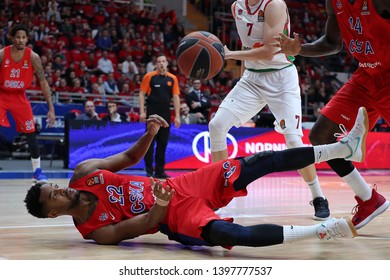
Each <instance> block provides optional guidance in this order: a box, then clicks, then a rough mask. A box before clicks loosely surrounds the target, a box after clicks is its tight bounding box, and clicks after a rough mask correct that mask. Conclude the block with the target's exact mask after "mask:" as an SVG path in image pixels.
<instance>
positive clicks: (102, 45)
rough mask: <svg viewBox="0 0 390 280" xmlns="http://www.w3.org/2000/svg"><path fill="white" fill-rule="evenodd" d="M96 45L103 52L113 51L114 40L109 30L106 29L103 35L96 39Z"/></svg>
mask: <svg viewBox="0 0 390 280" xmlns="http://www.w3.org/2000/svg"><path fill="white" fill-rule="evenodd" d="M96 45H97V47H98V48H99V49H101V50H103V51H111V50H112V40H111V37H110V34H109V33H108V30H107V29H104V30H103V31H102V33H101V34H99V35H98V37H97V39H96Z"/></svg>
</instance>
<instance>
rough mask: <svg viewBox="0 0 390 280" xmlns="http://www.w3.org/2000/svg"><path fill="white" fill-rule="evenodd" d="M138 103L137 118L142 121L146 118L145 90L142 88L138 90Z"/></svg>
mask: <svg viewBox="0 0 390 280" xmlns="http://www.w3.org/2000/svg"><path fill="white" fill-rule="evenodd" d="M138 103H139V118H140V119H139V120H140V122H144V121H145V119H146V113H145V92H143V91H142V90H140V91H139V95H138Z"/></svg>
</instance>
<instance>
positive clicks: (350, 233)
mask: <svg viewBox="0 0 390 280" xmlns="http://www.w3.org/2000/svg"><path fill="white" fill-rule="evenodd" d="M317 235H318V238H319V239H320V240H324V241H327V240H331V239H339V238H354V237H356V236H358V233H357V232H356V230H355V227H354V226H353V224H352V222H351V219H350V218H348V217H345V218H339V219H336V218H332V219H329V220H326V221H325V222H323V223H322V224H321V225H320V226H319V227H318V229H317Z"/></svg>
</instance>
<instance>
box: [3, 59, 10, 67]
mask: <svg viewBox="0 0 390 280" xmlns="http://www.w3.org/2000/svg"><path fill="white" fill-rule="evenodd" d="M4 67H9V59H8V58H7V59H6V60H5V65H4Z"/></svg>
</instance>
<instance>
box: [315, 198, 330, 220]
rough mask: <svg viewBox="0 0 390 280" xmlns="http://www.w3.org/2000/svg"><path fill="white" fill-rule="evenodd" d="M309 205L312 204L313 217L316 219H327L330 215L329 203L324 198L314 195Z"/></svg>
mask: <svg viewBox="0 0 390 280" xmlns="http://www.w3.org/2000/svg"><path fill="white" fill-rule="evenodd" d="M310 205H313V206H314V215H313V219H314V220H316V221H324V220H327V219H328V218H329V216H330V211H329V203H328V200H327V199H326V198H323V197H316V198H315V199H313V200H312V201H310Z"/></svg>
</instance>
